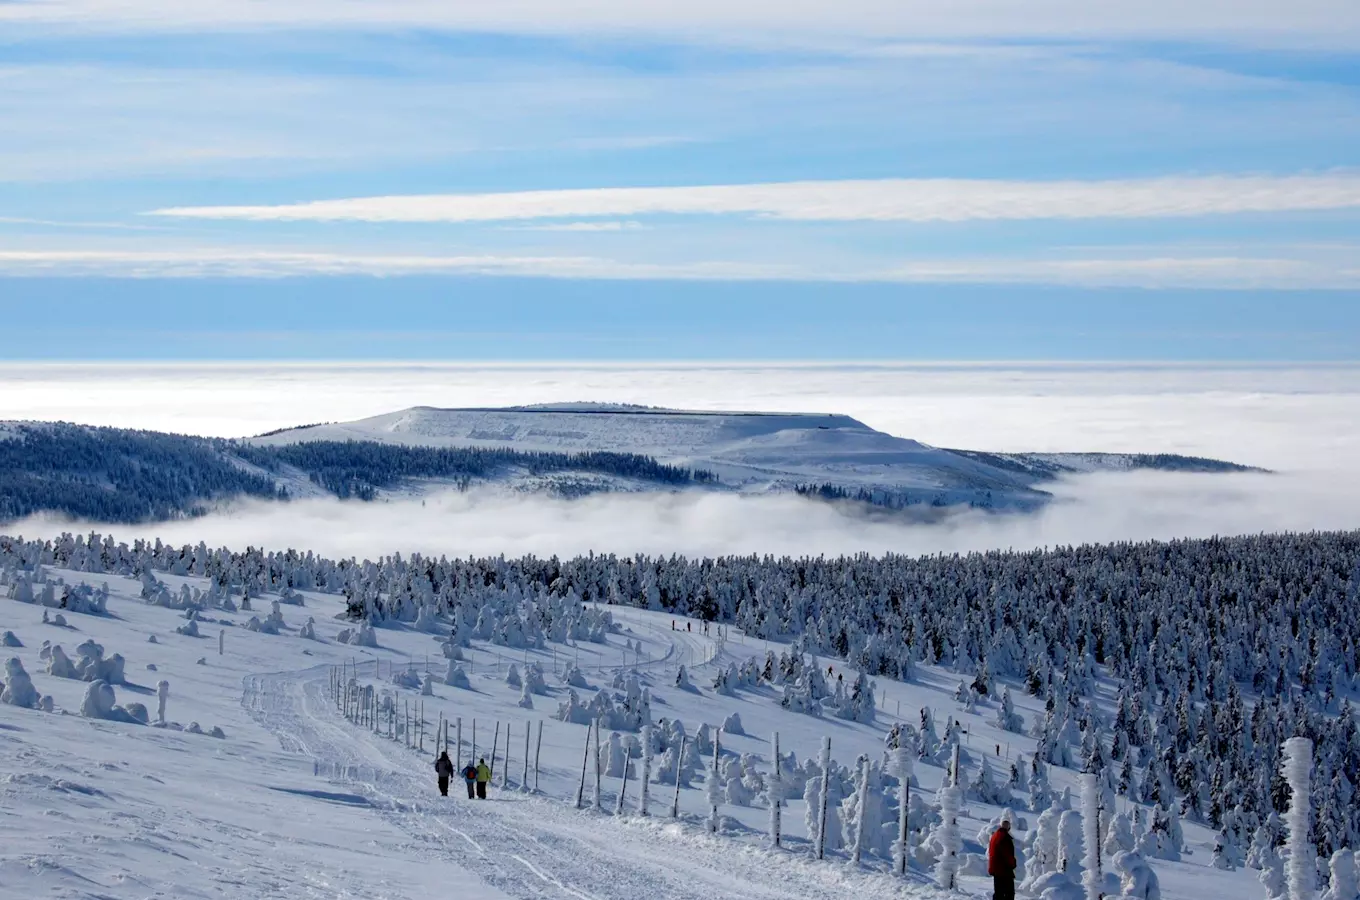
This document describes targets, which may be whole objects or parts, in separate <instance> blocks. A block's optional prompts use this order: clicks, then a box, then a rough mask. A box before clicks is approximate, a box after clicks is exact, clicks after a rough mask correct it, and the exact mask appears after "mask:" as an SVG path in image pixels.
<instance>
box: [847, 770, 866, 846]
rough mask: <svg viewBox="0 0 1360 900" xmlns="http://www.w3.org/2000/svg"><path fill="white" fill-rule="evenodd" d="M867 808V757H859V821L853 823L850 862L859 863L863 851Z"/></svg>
mask: <svg viewBox="0 0 1360 900" xmlns="http://www.w3.org/2000/svg"><path fill="white" fill-rule="evenodd" d="M868 808H869V757H867V756H861V757H860V758H859V815H858V819H859V821H858V822H856V823H855V847H854V850H852V851H851V853H850V862H851V863H853V864H854V865H859V861H860V859H861V858H862V855H863V853H864V815H865V813H866V812H867V811H868Z"/></svg>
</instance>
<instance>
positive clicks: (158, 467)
mask: <svg viewBox="0 0 1360 900" xmlns="http://www.w3.org/2000/svg"><path fill="white" fill-rule="evenodd" d="M1140 468H1151V469H1163V470H1174V471H1182V472H1201V473H1221V472H1234V471H1246V467H1243V466H1239V465H1236V464H1234V463H1226V462H1221V461H1218V460H1205V459H1196V458H1191V457H1184V456H1174V455H1164V454H1154V455H1145V454H1091V453H1074V454H1063V453H1043V454H1038V453H1020V454H1005V453H991V452H984V451H970V450H948V449H942V448H939V447H932V446H930V445H928V444H923V443H921V442H919V441H915V440H911V439H909V438H904V437H897V436H894V435H891V434H886V433H884V432H881V431H877V430H875V429H873V428H870V427H869V426H868V425H865V424H864V423H863V422H860V421H857V420H856V419H853V418H851V417H849V416H843V415H830V414H811V413H764V412H705V411H697V410H668V409H653V408H650V407H637V406H617V405H602V404H589V403H570V404H553V405H545V406H527V407H512V408H505V409H436V408H433V407H414V408H411V409H407V410H402V411H400V412H394V413H387V414H384V415H380V416H373V417H371V418H367V419H360V420H357V421H354V422H340V423H329V424H323V425H308V426H303V427H299V428H292V429H285V430H282V431H277V432H272V433H270V434H266V435H260V436H257V437H254V438H245V439H240V440H222V439H209V438H199V437H190V436H184V435H172V434H162V433H158V432H149V431H132V430H127V429H116V428H95V427H90V426H84V425H72V424H66V423H38V422H27V423H26V422H10V423H0V521H5V520H13V519H17V518H22V517H23V516H26V515H30V514H32V513H36V512H58V513H64V514H67V515H70V516H73V517H78V518H84V519H92V520H96V521H111V522H135V521H146V520H158V519H167V518H176V517H182V516H192V515H199V514H202V513H204V512H206V511H208V510H210V509H212V508H213V507H214V506H216V505H219V504H222V503H225V502H230V501H232V500H233V499H235V498H238V497H243V496H245V497H253V498H258V499H269V500H279V501H283V500H289V499H294V498H298V497H308V496H328V495H329V496H336V497H340V498H355V499H359V500H375V499H388V498H394V497H413V496H421V495H425V494H429V493H433V492H436V491H441V490H450V489H456V490H466V489H468V488H471V487H475V486H492V487H495V488H498V489H504V490H514V491H519V492H543V493H551V494H554V495H557V496H562V497H576V496H581V495H585V494H591V493H599V492H617V491H628V492H646V491H680V490H705V491H728V492H740V493H746V494H765V493H771V492H798V493H800V494H804V495H807V496H812V497H817V498H820V499H826V500H849V501H860V502H864V503H867V504H871V505H873V506H875V507H880V508H889V509H897V510H905V509H916V510H919V511H924V510H933V509H938V508H947V507H955V506H972V507H980V508H984V509H998V510H1001V509H1006V510H1020V511H1024V510H1032V509H1036V508H1038V507H1040V506H1042V505H1043V504H1044V503H1045V502H1046V501H1047V500H1048V499H1049V494H1048V493H1047V492H1046V491H1045V490H1044V489H1043V486H1044V483H1045V482H1049V481H1052V480H1053V479H1054V478H1057V477H1061V476H1063V475H1067V474H1077V473H1089V472H1095V471H1128V470H1131V469H1140Z"/></svg>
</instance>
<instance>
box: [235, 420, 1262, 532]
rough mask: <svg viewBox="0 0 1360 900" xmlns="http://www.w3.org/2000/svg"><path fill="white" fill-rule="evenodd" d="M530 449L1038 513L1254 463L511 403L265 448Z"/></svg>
mask: <svg viewBox="0 0 1360 900" xmlns="http://www.w3.org/2000/svg"><path fill="white" fill-rule="evenodd" d="M316 440H329V441H346V440H353V441H377V442H380V443H385V444H395V445H400V446H423V447H500V448H516V449H520V450H529V451H549V450H551V451H575V452H582V451H611V452H628V453H639V454H645V455H647V456H651V457H654V458H655V459H657V460H658V461H660V462H663V463H669V464H672V465H678V466H685V467H692V468H695V469H702V470H704V471H709V472H712V473H714V474H715V475H716V476H717V477H718V478H719V479H720V480H721V483H722V485H723V486H725V487H726V488H728V489H733V490H743V491H751V492H761V491H767V490H794V489H796V488H797V487H799V486H806V485H817V486H821V485H827V486H830V487H833V488H836V489H838V491H841V492H845V493H849V494H852V495H853V494H855V493H857V492H860V491H879V492H881V493H888V494H891V495H893V496H895V497H897V498H898V499H899V500H900V501H901V505H904V506H906V505H912V504H934V505H937V506H940V505H943V506H953V505H960V504H962V505H971V506H981V507H987V508H1000V509H1021V510H1025V509H1035V508H1038V507H1039V506H1042V505H1043V503H1044V502H1045V501H1046V500H1047V497H1048V495H1047V494H1046V493H1045V492H1044V491H1043V489H1042V486H1043V483H1044V482H1047V481H1051V480H1052V479H1053V478H1056V477H1059V476H1062V475H1067V474H1080V473H1087V472H1093V471H1130V470H1133V469H1138V468H1150V469H1161V470H1173V471H1185V472H1198V473H1222V472H1240V471H1259V470H1250V469H1248V467H1245V466H1239V465H1236V464H1234V463H1226V462H1219V461H1217V460H1199V459H1192V458H1189V457H1182V456H1176V455H1171V454H1090V453H1050V454H1006V453H985V452H980V451H969V450H946V449H941V448H937V447H932V446H930V445H928V444H923V443H921V442H919V441H915V440H911V439H909V438H903V437H896V436H894V435H890V434H885V433H884V432H881V431H877V430H875V429H873V428H870V427H869V426H868V425H865V424H864V423H862V422H860V421H858V420H856V419H853V418H851V417H849V416H843V415H823V414H803V413H764V412H704V411H692V410H669V409H653V408H649V407H625V406H617V405H605V404H590V403H572V404H553V405H543V406H525V407H513V408H505V409H437V408H433V407H414V408H412V409H407V410H402V411H400V412H394V413H388V414H385V415H381V416H374V417H372V418H368V419H360V420H357V421H354V422H340V423H329V424H324V425H312V426H307V427H304V428H297V429H287V430H284V431H280V432H275V433H271V434H269V435H263V436H260V437H258V438H255V439H254V440H253V443H256V444H259V445H265V446H278V445H281V444H289V443H298V442H305V441H316Z"/></svg>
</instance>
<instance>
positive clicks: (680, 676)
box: [675, 665, 699, 693]
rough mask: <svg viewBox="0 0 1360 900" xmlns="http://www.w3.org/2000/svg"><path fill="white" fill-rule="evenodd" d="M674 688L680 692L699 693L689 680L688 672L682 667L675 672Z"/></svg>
mask: <svg viewBox="0 0 1360 900" xmlns="http://www.w3.org/2000/svg"><path fill="white" fill-rule="evenodd" d="M675 686H676V687H677V688H679V689H680V690H682V691H689V692H690V693H698V692H699V689H698V688H696V687H695V686H694V683H693V682H691V681H690V680H689V670H687V669H686V668H685V667H684V666H683V665H682V666H680V668H679V669H677V670H676V673H675Z"/></svg>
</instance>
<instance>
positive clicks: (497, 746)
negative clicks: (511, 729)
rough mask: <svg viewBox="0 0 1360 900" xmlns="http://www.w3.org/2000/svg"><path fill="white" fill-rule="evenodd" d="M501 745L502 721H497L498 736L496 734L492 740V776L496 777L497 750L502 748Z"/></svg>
mask: <svg viewBox="0 0 1360 900" xmlns="http://www.w3.org/2000/svg"><path fill="white" fill-rule="evenodd" d="M500 745H501V723H500V722H497V723H496V736H495V739H494V740H493V741H492V742H491V775H492V777H495V775H496V751H497V750H499V749H500Z"/></svg>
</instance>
